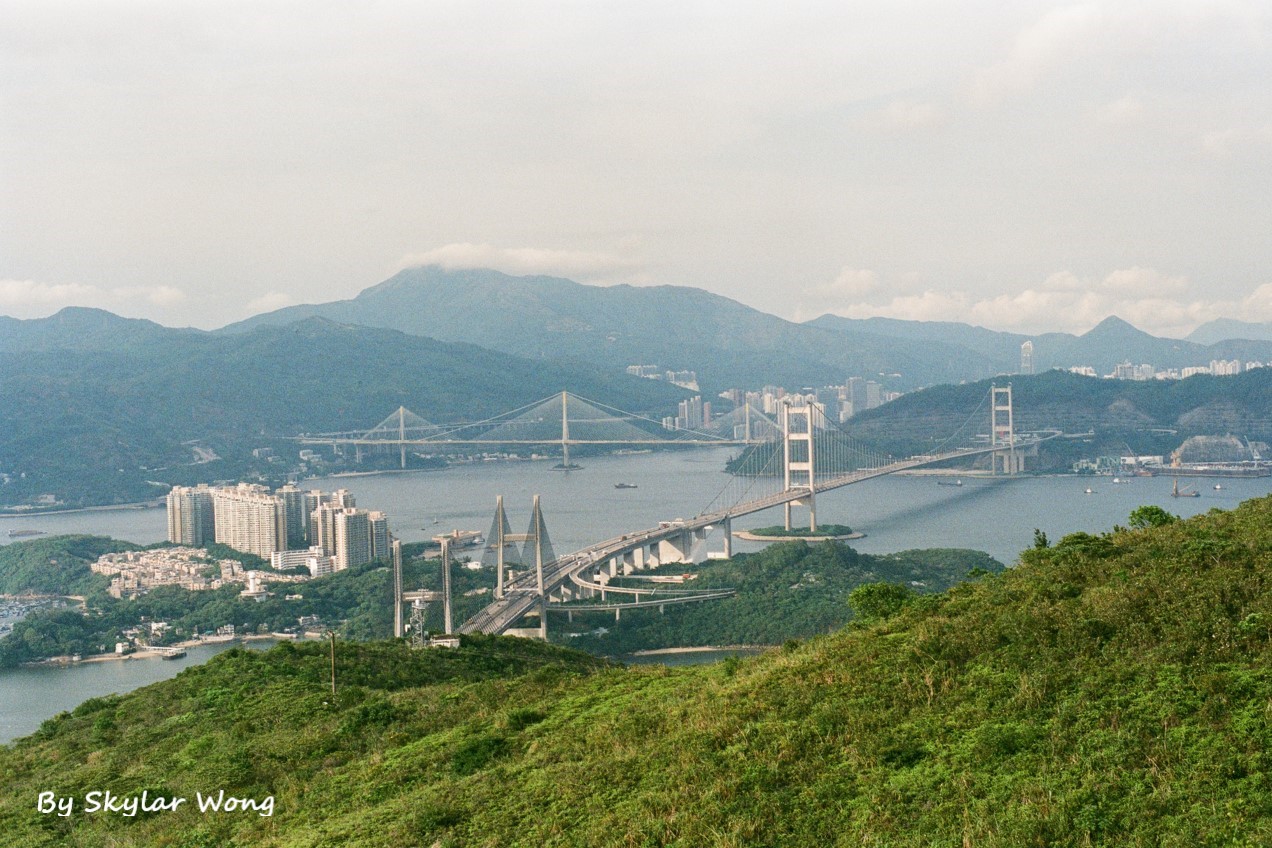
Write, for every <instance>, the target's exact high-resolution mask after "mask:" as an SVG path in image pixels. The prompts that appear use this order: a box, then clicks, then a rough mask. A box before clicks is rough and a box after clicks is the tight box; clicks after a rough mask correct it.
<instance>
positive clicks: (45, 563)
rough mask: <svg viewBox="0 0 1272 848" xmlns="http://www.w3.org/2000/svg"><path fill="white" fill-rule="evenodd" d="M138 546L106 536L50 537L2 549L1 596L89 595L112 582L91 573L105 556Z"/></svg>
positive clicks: (0, 552) (132, 549)
mask: <svg viewBox="0 0 1272 848" xmlns="http://www.w3.org/2000/svg"><path fill="white" fill-rule="evenodd" d="M138 549H139V548H138V546H137V545H134V544H131V543H129V542H121V541H119V540H117V539H109V538H107V537H105V536H46V537H42V538H40V539H33V540H31V541H27V542H15V543H13V544H9V545H4V546H0V595H17V594H20V593H28V592H29V593H34V594H37V595H87V594H92V593H94V592H101V591H102V590H104V589H105V588H106V585H107V583H108V582H109V581H108V580H107V579H106V578H105V577H102V576H101V575H100V574H94V573H93V572H92V571H90V570H89V568H88V566H89V563H93V562H96V561H97V558H98V557H100V556H101V555H102V554H107V553H117V552H119V551H135V550H138Z"/></svg>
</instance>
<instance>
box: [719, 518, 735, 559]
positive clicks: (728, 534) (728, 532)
mask: <svg viewBox="0 0 1272 848" xmlns="http://www.w3.org/2000/svg"><path fill="white" fill-rule="evenodd" d="M721 524H722V526H723V527H724V558H725V559H733V519H732V518H725V519H724V521H723V522H721Z"/></svg>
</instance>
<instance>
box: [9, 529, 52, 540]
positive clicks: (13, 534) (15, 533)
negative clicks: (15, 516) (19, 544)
mask: <svg viewBox="0 0 1272 848" xmlns="http://www.w3.org/2000/svg"><path fill="white" fill-rule="evenodd" d="M44 535H46V533H45V531H43V530H27V529H19V528H15V529H13V530H10V531H9V538H10V539H21V538H22V537H24V536H44Z"/></svg>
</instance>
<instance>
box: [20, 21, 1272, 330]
mask: <svg viewBox="0 0 1272 848" xmlns="http://www.w3.org/2000/svg"><path fill="white" fill-rule="evenodd" d="M0 21H3V23H4V26H3V27H0V32H3V35H0V45H2V47H0V68H2V69H3V71H4V73H3V74H0V97H3V98H4V101H5V102H6V104H7V105H8V107H9V108H8V110H7V112H8V118H7V120H6V121H5V122H4V126H3V129H0V152H2V155H3V161H4V163H5V167H4V169H3V172H2V173H0V180H3V184H4V187H5V192H4V195H5V198H6V200H5V201H4V202H3V203H2V204H0V256H2V257H3V260H0V313H3V314H7V315H12V316H15V317H22V318H28V317H37V316H42V315H48V314H51V313H53V312H55V311H57V309H59V308H61V307H62V306H66V305H72V304H75V305H87V306H96V307H100V308H105V309H109V310H111V311H114V312H117V313H119V314H124V315H128V316H130V317H146V318H150V319H152V320H156V321H159V322H160V323H164V324H168V325H185V324H190V325H195V326H200V327H204V328H210V327H215V326H221V325H223V324H225V323H229V322H231V321H233V320H236V319H240V318H243V317H246V316H247V315H248V314H252V313H255V312H260V311H265V310H267V309H270V308H274V307H277V306H282V305H286V304H289V303H297V302H326V301H330V300H336V299H341V298H347V297H351V296H353V295H354V294H356V293H357V292H358V291H360V290H361V289H363V288H366V287H368V286H371V285H374V284H375V283H377V282H379V281H381V280H383V279H385V278H387V277H389V276H390V275H391V274H392V273H393V272H394V271H395V270H397V269H398V268H400V267H403V266H405V265H412V264H419V263H424V262H432V263H437V264H441V265H443V266H446V267H469V266H482V267H494V268H496V269H499V270H503V271H506V272H509V273H517V274H525V273H547V274H553V275H558V276H565V277H569V278H572V279H577V280H579V281H581V282H586V283H593V284H615V283H630V284H635V285H650V284H674V285H686V286H693V287H700V288H705V289H707V290H709V291H712V292H716V293H719V294H723V295H726V296H728V297H732V298H734V299H736V300H739V301H741V302H743V303H745V304H747V305H749V306H752V307H754V308H757V309H760V310H762V311H766V312H770V313H773V314H777V315H780V316H782V317H784V318H788V319H791V320H806V319H809V318H812V317H815V316H816V315H818V314H821V313H823V312H832V313H836V314H841V315H848V316H851V317H868V316H871V315H884V316H889V317H898V318H910V319H919V320H937V319H940V320H954V321H964V322H967V323H972V324H977V325H980V326H986V327H990V328H992V329H998V330H1011V331H1016V332H1022V333H1037V332H1041V331H1045V330H1057V331H1066V332H1083V331H1085V330H1087V329H1090V327H1092V326H1094V325H1095V324H1096V323H1098V321H1099V320H1100V319H1102V318H1104V317H1107V316H1108V315H1118V316H1120V317H1122V318H1124V319H1126V320H1127V321H1129V322H1131V323H1132V324H1134V325H1136V326H1137V327H1141V328H1143V329H1145V330H1148V331H1150V332H1153V333H1154V334H1157V335H1164V336H1180V335H1184V334H1186V333H1187V332H1188V331H1190V330H1191V329H1192V328H1194V327H1195V326H1197V325H1198V324H1201V323H1204V322H1205V321H1208V320H1211V319H1213V318H1217V317H1230V318H1239V319H1243V320H1253V321H1272V277H1270V276H1269V274H1268V272H1267V266H1268V259H1269V257H1268V255H1267V254H1268V249H1267V246H1266V239H1264V238H1263V234H1264V233H1265V232H1267V231H1268V229H1269V228H1272V205H1270V204H1269V202H1268V200H1267V198H1268V197H1270V196H1272V191H1269V189H1270V188H1272V174H1269V173H1268V171H1267V169H1266V168H1264V167H1262V162H1263V161H1265V159H1266V155H1267V153H1268V152H1269V149H1272V93H1269V92H1268V91H1267V87H1266V85H1265V83H1264V81H1265V80H1266V79H1267V78H1268V76H1269V72H1270V71H1272V50H1270V49H1269V45H1270V44H1272V39H1269V35H1272V26H1270V18H1269V13H1268V12H1267V11H1265V10H1263V9H1261V8H1259V7H1258V6H1256V5H1252V4H1243V3H1236V2H1234V3H1215V4H1204V5H1202V4H1195V3H1137V2H1129V3H1126V2H1123V3H1105V2H1091V3H1082V4H1059V3H1046V2H1018V3H1013V4H1010V5H1009V6H1008V7H1006V8H1003V7H1002V6H1001V5H997V6H993V7H991V6H989V5H988V4H974V5H971V6H966V5H964V6H959V7H957V8H953V7H945V6H943V5H942V4H935V3H929V4H920V5H919V6H916V7H906V8H904V9H893V8H891V7H876V6H872V5H867V4H861V3H858V4H848V5H845V6H836V7H817V6H813V5H801V6H798V7H795V8H792V9H784V10H782V11H780V12H779V11H776V10H772V9H769V8H766V7H763V6H759V5H748V4H743V5H740V6H736V7H731V8H730V9H729V10H728V12H722V11H721V10H719V9H717V8H713V7H712V6H710V5H708V4H698V5H694V4H688V5H684V4H680V5H677V6H643V7H639V8H626V9H624V8H619V7H612V6H606V7H590V8H589V7H576V8H572V9H570V10H567V11H566V12H565V13H561V12H560V11H559V10H554V9H551V8H549V7H546V6H543V5H539V4H498V3H496V4H478V5H474V6H468V7H445V8H442V7H430V8H416V7H412V6H409V5H393V4H389V5H386V6H382V7H377V9H376V10H374V11H359V12H354V11H352V10H344V9H342V8H340V7H336V6H334V5H324V4H312V5H307V6H306V7H305V8H304V9H303V10H302V9H300V8H298V7H290V6H286V5H281V4H264V5H260V6H253V7H250V8H248V7H243V8H237V9H228V8H225V7H217V6H195V5H184V4H183V5H181V6H178V7H162V6H147V5H141V6H138V5H135V4H122V3H115V2H106V3H101V4H94V5H91V6H77V7H74V12H73V14H69V15H68V14H67V13H66V9H65V8H63V7H60V6H57V5H49V4H36V3H33V2H12V0H11V2H7V3H0Z"/></svg>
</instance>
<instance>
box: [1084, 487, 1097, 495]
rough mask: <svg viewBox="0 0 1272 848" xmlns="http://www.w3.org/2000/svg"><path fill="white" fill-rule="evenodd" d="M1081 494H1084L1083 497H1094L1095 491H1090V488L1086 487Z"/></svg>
mask: <svg viewBox="0 0 1272 848" xmlns="http://www.w3.org/2000/svg"><path fill="white" fill-rule="evenodd" d="M1082 494H1084V495H1094V494H1095V489H1092V488H1091V487H1090V486H1087V487H1086V490H1085V491H1084V492H1083V493H1082Z"/></svg>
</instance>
